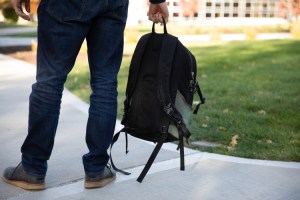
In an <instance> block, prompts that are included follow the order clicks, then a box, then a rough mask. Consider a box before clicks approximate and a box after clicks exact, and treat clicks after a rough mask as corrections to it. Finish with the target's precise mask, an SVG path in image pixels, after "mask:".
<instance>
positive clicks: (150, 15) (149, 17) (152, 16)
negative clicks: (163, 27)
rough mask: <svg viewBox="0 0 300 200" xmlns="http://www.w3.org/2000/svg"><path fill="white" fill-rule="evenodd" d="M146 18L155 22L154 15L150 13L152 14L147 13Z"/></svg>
mask: <svg viewBox="0 0 300 200" xmlns="http://www.w3.org/2000/svg"><path fill="white" fill-rule="evenodd" d="M148 19H149V20H150V21H152V22H155V18H154V15H152V14H149V15H148Z"/></svg>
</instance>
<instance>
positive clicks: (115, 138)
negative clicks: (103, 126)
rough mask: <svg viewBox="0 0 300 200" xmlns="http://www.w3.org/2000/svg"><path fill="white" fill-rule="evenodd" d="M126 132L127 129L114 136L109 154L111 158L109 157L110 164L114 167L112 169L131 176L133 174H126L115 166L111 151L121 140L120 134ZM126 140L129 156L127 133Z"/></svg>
mask: <svg viewBox="0 0 300 200" xmlns="http://www.w3.org/2000/svg"><path fill="white" fill-rule="evenodd" d="M124 131H126V129H125V128H123V129H121V130H120V131H119V132H117V133H116V134H115V135H114V137H113V140H112V143H111V146H110V153H109V155H110V156H109V157H110V163H111V166H112V168H113V169H114V170H115V171H117V172H120V173H122V174H125V175H130V174H131V173H129V172H125V171H123V170H121V169H118V168H117V167H116V166H115V164H114V162H113V159H112V155H111V150H112V147H113V145H114V143H115V142H116V141H117V140H118V139H119V136H120V133H121V132H124ZM125 133H126V132H125ZM125 138H126V154H127V153H128V149H127V148H128V139H127V133H126V135H125Z"/></svg>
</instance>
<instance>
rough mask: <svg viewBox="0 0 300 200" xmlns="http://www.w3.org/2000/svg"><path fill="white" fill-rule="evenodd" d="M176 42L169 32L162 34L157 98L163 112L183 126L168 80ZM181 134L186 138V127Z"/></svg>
mask: <svg viewBox="0 0 300 200" xmlns="http://www.w3.org/2000/svg"><path fill="white" fill-rule="evenodd" d="M177 44H178V38H177V37H175V36H172V35H169V34H164V38H163V42H162V47H161V54H160V58H159V62H158V65H159V67H158V68H159V72H158V78H157V80H158V91H157V93H158V99H159V101H160V104H161V106H162V108H163V110H164V112H165V113H166V114H167V115H168V116H169V117H170V118H171V119H172V120H173V121H174V122H175V123H176V125H177V126H181V127H182V126H185V125H184V123H183V121H182V116H181V114H180V113H179V112H178V110H177V109H176V108H175V105H174V103H173V102H172V100H171V96H170V85H169V82H170V81H169V80H170V76H171V71H172V66H173V59H174V56H175V51H176V48H177ZM182 130H184V132H182V134H183V135H184V136H185V137H186V138H188V137H189V136H190V135H191V134H190V132H189V131H188V130H187V129H186V128H182Z"/></svg>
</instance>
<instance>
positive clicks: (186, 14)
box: [129, 0, 280, 23]
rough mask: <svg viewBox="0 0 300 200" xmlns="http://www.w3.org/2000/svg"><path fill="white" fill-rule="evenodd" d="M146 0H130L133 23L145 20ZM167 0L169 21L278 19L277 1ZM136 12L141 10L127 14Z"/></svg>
mask: <svg viewBox="0 0 300 200" xmlns="http://www.w3.org/2000/svg"><path fill="white" fill-rule="evenodd" d="M147 2H148V0H145V1H140V0H131V1H130V6H129V9H130V12H129V21H131V20H132V19H133V18H136V20H135V22H140V21H143V20H145V19H147V18H145V14H146V13H147ZM167 3H168V8H169V12H170V21H175V22H188V21H189V22H192V23H196V22H203V21H211V20H215V19H218V18H222V19H226V18H249V19H250V18H251V19H252V21H253V20H255V19H257V20H260V19H262V18H265V19H270V18H280V5H279V3H280V0H167ZM136 12H141V13H138V14H137V15H134V16H131V15H132V13H136ZM142 13H144V14H142ZM137 18H138V19H137ZM246 21H247V20H246ZM248 21H249V20H248Z"/></svg>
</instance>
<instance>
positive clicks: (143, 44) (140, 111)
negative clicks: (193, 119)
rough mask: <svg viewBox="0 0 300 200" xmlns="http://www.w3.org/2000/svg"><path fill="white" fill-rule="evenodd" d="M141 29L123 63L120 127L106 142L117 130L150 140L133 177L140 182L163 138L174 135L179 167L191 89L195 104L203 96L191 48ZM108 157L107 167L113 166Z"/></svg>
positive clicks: (165, 35) (159, 34) (165, 36)
mask: <svg viewBox="0 0 300 200" xmlns="http://www.w3.org/2000/svg"><path fill="white" fill-rule="evenodd" d="M154 26H155V24H154V23H153V26H152V33H148V34H145V35H143V36H142V37H141V38H140V40H139V41H138V44H137V46H136V48H135V51H134V54H133V57H132V60H131V63H130V69H129V77H128V82H127V88H126V99H125V101H124V115H123V119H122V121H121V124H122V125H124V128H123V129H122V130H120V131H119V132H118V133H116V134H115V135H114V137H113V141H112V144H111V148H112V146H113V144H114V143H115V142H116V141H117V140H118V137H119V135H120V133H121V132H124V133H125V136H126V153H127V152H128V151H127V141H128V139H127V134H130V135H132V136H134V137H137V138H140V139H143V140H147V141H151V142H154V143H157V144H156V147H155V149H154V150H153V152H152V154H151V156H150V158H149V160H148V162H147V164H146V165H145V167H144V169H143V171H142V172H141V174H140V176H139V177H138V179H137V181H138V182H142V180H143V178H144V177H145V176H146V174H147V172H148V170H149V169H150V167H151V165H152V163H153V161H154V159H155V157H156V156H157V154H158V152H159V150H160V148H161V147H162V145H163V143H165V142H171V141H179V144H178V148H177V150H178V149H180V170H184V138H186V139H188V138H189V137H190V135H191V133H190V132H189V130H188V129H187V127H186V125H187V123H188V119H189V116H190V113H191V111H192V105H193V98H194V93H196V92H197V93H198V95H199V97H200V103H198V105H197V106H196V109H195V110H194V114H196V113H197V112H198V110H199V107H200V105H201V104H204V103H205V98H204V97H203V96H202V94H201V90H200V87H199V84H198V82H197V79H196V76H197V64H196V60H195V57H194V56H193V55H192V53H191V52H190V51H189V50H188V49H187V48H186V47H185V46H184V45H183V44H182V43H181V42H180V41H179V40H178V38H177V37H174V36H172V35H170V34H168V33H167V28H166V24H165V23H164V33H156V32H155V29H154V28H155V27H154ZM110 158H111V165H112V167H113V168H114V169H115V170H116V171H118V172H121V173H123V174H127V175H128V174H130V173H128V172H125V171H122V170H120V169H118V168H117V167H116V166H115V165H114V163H113V161H112V157H111V155H110Z"/></svg>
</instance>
